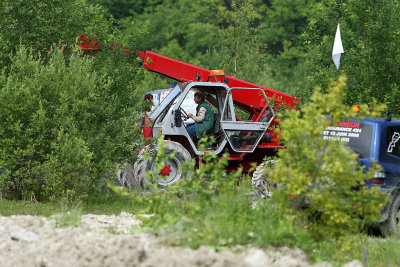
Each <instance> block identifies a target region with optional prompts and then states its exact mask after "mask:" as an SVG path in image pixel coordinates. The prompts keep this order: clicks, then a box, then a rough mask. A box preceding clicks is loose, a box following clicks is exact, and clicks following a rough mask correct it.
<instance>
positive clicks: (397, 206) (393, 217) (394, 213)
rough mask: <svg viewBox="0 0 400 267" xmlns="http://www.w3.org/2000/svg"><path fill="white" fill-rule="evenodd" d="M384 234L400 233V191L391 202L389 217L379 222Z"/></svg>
mask: <svg viewBox="0 0 400 267" xmlns="http://www.w3.org/2000/svg"><path fill="white" fill-rule="evenodd" d="M379 228H380V229H381V232H382V234H383V235H384V236H391V235H397V236H399V235H400V230H399V229H400V193H397V194H396V196H395V197H394V198H393V201H392V202H391V203H390V206H389V211H388V219H387V220H385V221H384V222H381V223H380V224H379Z"/></svg>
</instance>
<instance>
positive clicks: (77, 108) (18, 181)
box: [0, 48, 140, 200]
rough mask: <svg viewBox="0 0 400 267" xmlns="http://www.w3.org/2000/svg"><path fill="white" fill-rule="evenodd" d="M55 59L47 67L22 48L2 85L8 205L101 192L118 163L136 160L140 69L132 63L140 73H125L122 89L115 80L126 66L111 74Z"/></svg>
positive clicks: (0, 159) (0, 136)
mask: <svg viewBox="0 0 400 267" xmlns="http://www.w3.org/2000/svg"><path fill="white" fill-rule="evenodd" d="M54 51H55V52H54V53H52V55H50V56H49V58H46V59H45V60H42V59H40V57H39V55H38V56H35V55H32V53H30V52H29V50H28V49H25V48H21V49H20V50H19V51H18V53H17V54H16V56H15V58H14V62H13V65H12V66H11V68H10V72H9V73H8V74H7V75H6V74H3V75H1V77H0V81H1V84H0V170H2V171H1V172H0V190H1V192H2V193H3V195H5V196H6V197H9V198H16V199H29V198H31V199H37V200H47V199H53V198H56V197H59V196H63V195H66V196H68V197H71V198H77V197H83V196H85V195H87V194H88V193H91V192H96V191H97V192H98V191H101V190H102V189H104V188H105V184H106V182H107V181H108V180H109V179H110V177H112V176H113V172H114V170H113V168H114V165H115V163H116V162H118V161H119V160H121V159H125V158H129V157H132V156H133V153H132V152H133V149H134V145H133V144H132V143H133V142H134V141H135V140H136V139H137V138H138V136H139V132H138V128H137V127H136V126H135V125H136V124H135V118H134V114H133V113H134V111H135V110H136V107H137V106H138V103H140V101H138V99H135V98H134V96H135V94H132V91H133V90H134V84H135V80H137V79H139V78H140V75H138V71H137V67H136V64H134V63H132V62H130V63H129V64H130V65H135V68H132V67H131V66H129V69H130V73H127V72H122V71H121V72H122V74H124V75H120V76H119V77H120V79H122V78H123V79H128V75H129V76H130V77H131V79H132V80H131V81H130V82H129V86H128V84H127V87H126V88H123V87H122V88H120V87H121V84H122V81H120V80H118V81H117V82H115V80H114V79H113V78H114V77H113V76H112V75H111V74H110V73H112V72H113V71H114V72H117V71H118V70H120V69H123V65H124V64H123V63H124V62H122V61H123V60H127V59H121V62H122V63H119V64H117V63H118V62H117V63H116V65H115V66H108V68H107V71H108V72H106V71H104V70H103V71H102V68H105V66H98V65H97V63H98V62H97V60H98V59H100V57H98V58H95V57H94V56H95V55H94V56H92V57H80V56H79V54H75V55H72V56H71V57H68V58H64V56H63V52H62V51H59V50H58V48H55V49H54ZM104 57H105V55H104ZM120 58H122V57H121V56H120ZM134 62H135V61H134ZM139 74H140V73H139ZM135 75H136V76H135ZM116 87H119V88H118V90H117V89H116Z"/></svg>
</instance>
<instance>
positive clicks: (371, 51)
mask: <svg viewBox="0 0 400 267" xmlns="http://www.w3.org/2000/svg"><path fill="white" fill-rule="evenodd" d="M89 1H90V2H95V3H98V4H101V5H104V6H106V7H107V10H108V13H107V14H108V16H114V17H115V18H117V19H116V23H117V24H118V25H119V26H120V27H121V28H122V29H128V28H130V24H129V23H130V22H131V21H134V22H135V25H139V26H140V25H147V23H148V24H149V38H148V39H147V40H146V42H145V44H144V46H145V48H146V49H149V50H152V51H155V52H158V53H160V54H163V55H166V56H170V57H173V58H176V59H179V60H182V61H185V62H189V63H193V64H197V65H200V66H202V67H205V68H210V69H217V68H224V70H225V72H227V73H231V74H232V75H233V76H236V77H239V78H243V79H246V80H249V81H251V82H255V83H260V84H261V85H263V86H267V87H269V88H272V89H275V90H278V91H282V92H287V93H291V94H294V95H295V96H298V97H300V98H301V99H302V101H303V102H306V101H308V99H309V98H310V96H311V94H312V91H313V89H314V87H315V86H319V87H321V88H327V86H328V84H329V82H330V81H331V80H336V79H337V78H338V77H339V75H341V74H345V75H346V76H347V77H348V83H347V87H346V89H345V91H346V93H347V98H346V99H345V102H346V103H347V104H362V103H369V102H370V101H372V99H373V98H375V99H377V100H378V101H380V102H385V103H386V104H387V105H388V108H389V109H390V110H396V111H399V107H398V105H396V99H397V98H398V92H399V87H398V82H397V77H398V75H397V72H398V69H399V66H398V62H399V60H396V59H397V57H398V55H399V54H400V53H399V51H398V50H399V49H400V48H399V47H400V46H399V45H398V42H399V41H398V39H399V38H398V36H399V34H398V29H399V27H398V26H399V18H400V16H399V15H400V10H399V7H398V1H396V0H389V1H372V0H371V1H357V0H349V1H342V0H323V1H316V0H307V1H300V0H299V1H297V0H296V1H286V0H246V1H242V0H240V1H239V0H234V1H226V0H225V1H224V0H213V1H195V2H193V1H189V0H177V1H175V0H174V1H173V0H166V1H134V0H123V1H122V0H120V1H109V0H89ZM126 7H129V8H126ZM122 10H124V11H123V12H122ZM338 23H340V24H341V33H342V41H343V46H344V50H345V53H344V54H343V56H342V62H341V66H340V69H339V71H337V70H336V68H335V66H334V64H333V62H332V57H331V53H332V47H333V41H334V36H335V31H336V27H337V24H338ZM227 51H229V52H227ZM249 73H252V75H248V74H249ZM147 80H150V82H147V83H145V84H144V86H147V87H149V89H150V88H151V87H156V88H160V87H161V88H164V87H166V86H167V85H168V84H169V83H167V82H166V81H163V80H161V79H159V78H158V77H157V76H151V75H149V76H148V77H147Z"/></svg>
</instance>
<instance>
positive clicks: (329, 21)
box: [299, 0, 400, 112]
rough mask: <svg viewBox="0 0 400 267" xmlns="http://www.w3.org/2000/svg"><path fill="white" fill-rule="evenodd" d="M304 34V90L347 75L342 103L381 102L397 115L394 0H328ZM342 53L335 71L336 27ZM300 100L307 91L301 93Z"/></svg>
mask: <svg viewBox="0 0 400 267" xmlns="http://www.w3.org/2000/svg"><path fill="white" fill-rule="evenodd" d="M317 14H318V17H317V18H316V19H315V21H313V22H312V23H311V24H310V25H309V29H308V30H307V33H306V34H305V37H306V42H307V44H308V51H309V58H308V62H307V76H308V77H307V81H308V86H307V88H314V86H320V87H321V88H326V85H327V84H328V83H329V81H330V80H332V79H335V78H336V77H338V75H341V74H346V75H347V77H348V86H347V87H346V94H347V98H346V100H345V101H346V103H348V104H358V103H369V102H370V101H372V99H376V100H378V101H379V102H384V103H386V104H387V105H388V108H389V110H394V111H397V112H399V111H400V107H399V105H398V104H397V99H398V97H399V83H398V70H399V67H400V66H399V64H400V63H399V62H400V61H399V55H400V38H399V36H400V35H399V28H400V7H399V5H398V1H395V0H390V1H372V0H371V1H356V0H349V1H345V2H344V1H338V0H326V1H324V2H323V6H322V8H321V9H320V10H319V12H317ZM338 23H340V26H341V36H342V42H343V47H344V51H345V53H344V54H343V55H342V60H341V65H340V69H339V71H337V70H336V68H335V66H334V64H333V63H332V58H331V52H332V46H333V41H334V36H335V31H336V26H337V24H338ZM299 93H300V94H302V95H303V98H304V99H307V98H308V97H309V96H310V94H311V93H310V91H307V90H305V91H299Z"/></svg>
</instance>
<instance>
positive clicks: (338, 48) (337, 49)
mask: <svg viewBox="0 0 400 267" xmlns="http://www.w3.org/2000/svg"><path fill="white" fill-rule="evenodd" d="M342 53H344V51H343V45H342V38H340V27H339V24H338V25H337V30H336V36H335V42H334V43H333V50H332V59H333V63H335V65H336V69H339V64H340V56H341V55H342Z"/></svg>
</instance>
